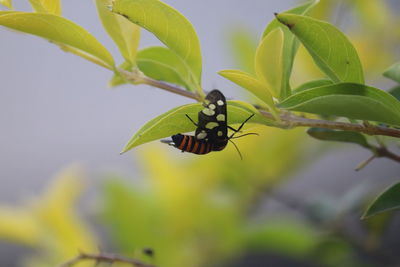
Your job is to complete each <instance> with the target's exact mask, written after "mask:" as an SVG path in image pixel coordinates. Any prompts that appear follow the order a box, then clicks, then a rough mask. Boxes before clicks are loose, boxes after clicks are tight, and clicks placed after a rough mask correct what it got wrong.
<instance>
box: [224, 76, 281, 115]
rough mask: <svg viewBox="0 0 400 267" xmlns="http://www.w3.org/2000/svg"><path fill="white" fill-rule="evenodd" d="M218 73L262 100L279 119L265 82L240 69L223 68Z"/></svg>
mask: <svg viewBox="0 0 400 267" xmlns="http://www.w3.org/2000/svg"><path fill="white" fill-rule="evenodd" d="M218 73H219V75H221V76H223V77H225V78H227V79H228V80H230V81H232V82H234V83H236V84H237V85H239V86H241V87H243V88H244V89H246V90H248V91H249V92H251V93H252V94H254V95H255V96H256V97H258V98H259V99H260V100H262V101H263V102H264V103H265V104H266V105H267V106H268V108H269V110H270V111H271V112H272V114H273V115H274V116H275V118H276V119H277V120H279V116H278V114H277V110H276V108H275V104H274V100H273V99H272V95H271V93H270V92H269V90H268V88H267V87H266V86H265V85H264V84H263V83H261V82H260V81H259V80H257V79H256V78H254V77H252V76H251V75H250V74H248V73H246V72H243V71H240V70H222V71H220V72H218Z"/></svg>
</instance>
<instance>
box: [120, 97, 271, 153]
mask: <svg viewBox="0 0 400 267" xmlns="http://www.w3.org/2000/svg"><path fill="white" fill-rule="evenodd" d="M202 108H203V106H202V104H200V103H195V104H188V105H184V106H179V107H176V108H174V109H171V110H170V111H168V112H166V113H164V114H162V115H160V116H158V117H156V118H154V119H152V120H150V121H149V122H147V123H146V124H145V125H144V126H143V127H142V128H141V129H139V131H137V132H136V133H135V134H134V135H133V137H132V138H131V139H130V140H129V141H128V143H127V144H126V146H125V147H124V149H123V150H122V152H121V153H124V152H126V151H128V150H130V149H132V148H134V147H136V146H138V145H141V144H144V143H148V142H151V141H154V140H159V139H161V138H165V137H170V136H172V135H174V134H177V133H186V132H191V131H194V130H195V129H196V126H195V125H193V123H192V122H191V121H190V120H189V119H188V118H186V114H187V115H188V116H190V117H191V118H192V119H193V120H195V121H196V120H197V115H198V113H199V111H200V110H201V109H202ZM227 108H228V124H229V125H231V124H235V123H242V122H243V121H245V120H246V119H247V118H248V117H249V116H251V115H252V114H255V115H254V116H253V117H252V118H251V119H250V121H249V123H258V124H264V125H269V126H271V125H275V122H273V121H271V120H269V119H267V118H265V117H264V116H262V115H261V114H260V113H259V111H258V110H257V109H255V108H254V107H252V106H251V105H250V104H247V103H245V102H241V101H228V106H227Z"/></svg>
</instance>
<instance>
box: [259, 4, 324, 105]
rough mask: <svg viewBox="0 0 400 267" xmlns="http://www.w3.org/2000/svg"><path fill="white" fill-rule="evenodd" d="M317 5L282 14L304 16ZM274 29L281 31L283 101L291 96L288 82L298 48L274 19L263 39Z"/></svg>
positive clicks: (292, 37)
mask: <svg viewBox="0 0 400 267" xmlns="http://www.w3.org/2000/svg"><path fill="white" fill-rule="evenodd" d="M318 3H319V0H311V1H308V2H306V3H304V4H301V5H299V6H297V7H294V8H292V9H289V10H287V11H284V13H290V14H298V15H306V14H307V13H308V12H309V11H310V10H311V9H312V8H313V7H314V6H316V5H317V4H318ZM276 28H281V30H282V31H283V51H282V53H283V54H282V64H283V66H282V67H283V69H282V72H283V73H282V82H281V90H280V96H279V97H280V99H285V98H286V97H288V96H290V95H291V88H290V83H289V81H290V75H291V73H292V67H293V61H294V57H295V55H296V52H297V49H298V47H299V41H298V40H297V38H295V36H294V35H293V34H292V33H291V32H290V30H289V29H288V28H287V27H286V26H285V25H282V24H281V23H279V21H278V20H277V19H276V18H275V19H273V20H272V21H271V22H270V23H269V24H268V25H267V27H266V28H265V30H264V33H263V37H265V36H266V35H267V34H269V33H270V32H272V31H273V30H275V29H276Z"/></svg>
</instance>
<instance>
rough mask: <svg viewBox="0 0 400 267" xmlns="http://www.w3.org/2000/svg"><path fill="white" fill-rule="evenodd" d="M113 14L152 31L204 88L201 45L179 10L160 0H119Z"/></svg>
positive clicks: (113, 8)
mask: <svg viewBox="0 0 400 267" xmlns="http://www.w3.org/2000/svg"><path fill="white" fill-rule="evenodd" d="M112 12H115V13H118V14H120V15H123V16H124V17H126V18H128V19H129V20H130V21H131V22H133V23H135V24H137V25H139V26H141V27H143V28H145V29H146V30H148V31H150V32H152V33H153V34H154V35H155V36H156V37H157V38H158V39H160V41H161V42H163V43H164V44H165V45H166V46H168V48H169V49H171V50H172V51H174V52H175V53H176V54H177V55H178V56H179V57H181V58H182V59H183V61H184V62H185V63H186V64H187V65H188V66H189V68H190V70H191V74H192V76H193V79H194V80H195V81H196V82H197V84H198V85H199V86H198V90H199V91H201V89H200V80H201V68H202V63H201V51H200V42H199V39H198V37H197V34H196V32H195V30H194V28H193V26H192V24H191V23H190V22H189V21H188V20H187V19H186V18H185V17H184V16H183V15H182V14H181V13H179V12H178V11H177V10H176V9H174V8H172V7H170V6H169V5H167V4H164V3H163V2H161V1H159V0H115V1H114V2H113V6H112Z"/></svg>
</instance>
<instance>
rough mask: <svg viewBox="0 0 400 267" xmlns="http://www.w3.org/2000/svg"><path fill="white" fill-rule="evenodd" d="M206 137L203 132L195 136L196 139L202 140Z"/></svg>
mask: <svg viewBox="0 0 400 267" xmlns="http://www.w3.org/2000/svg"><path fill="white" fill-rule="evenodd" d="M206 136H207V133H206V132H205V131H201V132H200V133H199V134H198V135H197V139H204V138H205V137H206Z"/></svg>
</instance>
